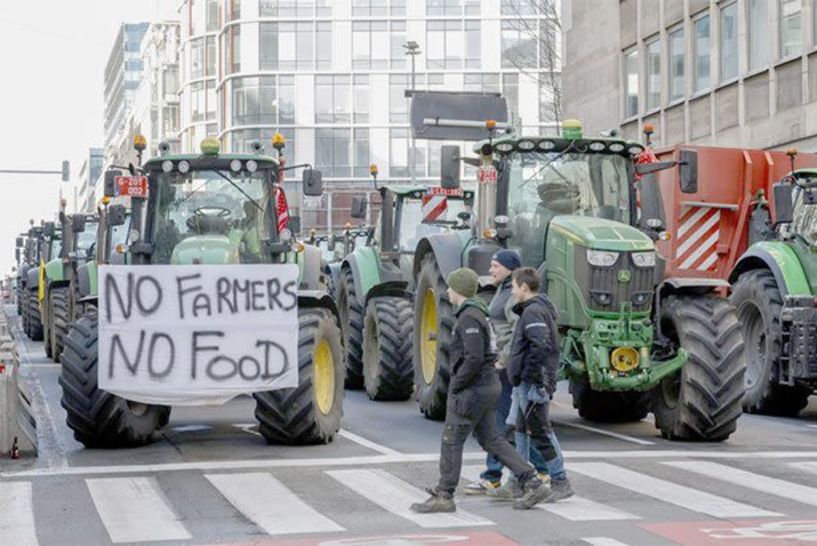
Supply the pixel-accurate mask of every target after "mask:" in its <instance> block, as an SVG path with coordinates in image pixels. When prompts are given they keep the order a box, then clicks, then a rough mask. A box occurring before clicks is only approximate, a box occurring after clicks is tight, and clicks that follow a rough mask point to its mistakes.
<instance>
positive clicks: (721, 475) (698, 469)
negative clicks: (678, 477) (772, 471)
mask: <svg viewBox="0 0 817 546" xmlns="http://www.w3.org/2000/svg"><path fill="white" fill-rule="evenodd" d="M663 464H665V465H667V466H671V467H673V468H680V469H681V470H686V471H687V472H693V473H695V474H700V475H701V476H706V477H708V478H714V479H716V480H721V481H724V482H728V483H733V484H735V485H739V486H741V487H746V488H747V489H754V490H755V491H760V492H761V493H769V494H770V495H775V496H778V497H783V498H785V499H792V500H795V501H797V502H802V503H804V504H810V505H812V506H817V488H814V487H808V486H806V485H800V484H799V483H794V482H789V481H786V480H780V479H778V478H770V477H768V476H761V475H760V474H755V473H754V472H748V471H746V470H741V469H739V468H734V467H732V466H726V465H723V464H718V463H710V462H707V461H668V462H664V463H663Z"/></svg>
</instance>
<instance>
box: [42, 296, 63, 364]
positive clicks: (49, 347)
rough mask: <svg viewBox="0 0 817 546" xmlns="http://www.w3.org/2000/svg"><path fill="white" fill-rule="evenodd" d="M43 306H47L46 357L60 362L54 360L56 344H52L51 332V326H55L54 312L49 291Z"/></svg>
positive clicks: (45, 328)
mask: <svg viewBox="0 0 817 546" xmlns="http://www.w3.org/2000/svg"><path fill="white" fill-rule="evenodd" d="M43 305H44V306H45V314H44V315H43V349H45V356H46V357H48V358H50V359H52V360H56V361H57V362H59V360H58V359H55V358H54V344H53V343H52V342H53V337H54V336H53V332H52V330H51V325H52V324H54V310H53V308H52V307H51V295H50V294H49V291H48V290H46V292H45V299H44V300H43Z"/></svg>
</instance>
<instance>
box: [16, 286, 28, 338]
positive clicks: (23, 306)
mask: <svg viewBox="0 0 817 546" xmlns="http://www.w3.org/2000/svg"><path fill="white" fill-rule="evenodd" d="M19 305H20V317H21V318H22V322H23V333H24V334H25V335H26V336H27V337H31V334H30V333H29V328H31V325H30V324H29V316H28V289H26V288H24V289H23V290H22V291H21V292H20V300H19Z"/></svg>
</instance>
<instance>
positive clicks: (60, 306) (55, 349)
mask: <svg viewBox="0 0 817 546" xmlns="http://www.w3.org/2000/svg"><path fill="white" fill-rule="evenodd" d="M50 307H51V319H50V320H49V325H50V328H49V329H50V333H51V335H50V341H51V347H52V348H51V353H52V356H51V358H53V359H54V361H56V362H59V361H60V355H61V354H62V351H63V348H64V346H65V345H64V344H65V334H66V333H67V332H68V323H69V322H70V320H69V317H68V287H67V286H63V287H60V288H55V289H53V290H52V291H51V305H50Z"/></svg>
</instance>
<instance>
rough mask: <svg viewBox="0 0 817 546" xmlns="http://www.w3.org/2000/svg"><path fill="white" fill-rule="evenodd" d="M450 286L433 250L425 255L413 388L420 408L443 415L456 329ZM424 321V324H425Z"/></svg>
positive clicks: (419, 285)
mask: <svg viewBox="0 0 817 546" xmlns="http://www.w3.org/2000/svg"><path fill="white" fill-rule="evenodd" d="M447 289H448V286H447V285H446V283H445V280H444V279H443V276H442V273H441V272H440V268H439V267H438V266H437V260H436V259H435V258H434V255H433V254H428V255H426V256H425V257H424V258H423V261H422V264H421V268H420V275H419V277H418V278H417V291H416V293H415V294H416V295H415V298H414V350H413V351H412V353H413V355H414V392H415V394H416V396H417V401H418V402H419V403H420V411H421V412H422V413H423V415H425V416H426V417H427V418H429V419H444V418H445V407H446V398H447V396H448V381H449V378H450V363H449V361H448V346H449V343H450V342H451V335H452V331H453V329H454V308H453V306H452V305H451V302H450V301H448V293H447ZM424 322H425V326H424Z"/></svg>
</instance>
